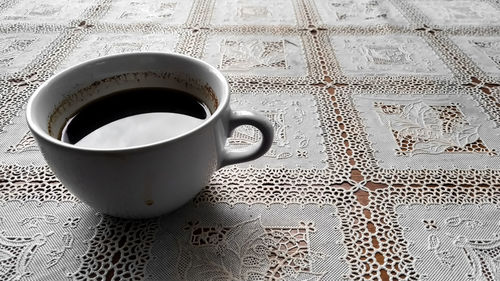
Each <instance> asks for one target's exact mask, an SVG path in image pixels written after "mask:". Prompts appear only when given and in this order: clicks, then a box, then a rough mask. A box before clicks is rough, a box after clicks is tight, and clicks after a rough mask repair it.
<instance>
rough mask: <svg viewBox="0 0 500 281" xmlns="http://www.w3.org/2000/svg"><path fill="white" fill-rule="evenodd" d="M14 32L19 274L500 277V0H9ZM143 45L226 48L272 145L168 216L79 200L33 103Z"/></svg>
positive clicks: (8, 207) (2, 196)
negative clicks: (104, 60) (96, 61)
mask: <svg viewBox="0 0 500 281" xmlns="http://www.w3.org/2000/svg"><path fill="white" fill-rule="evenodd" d="M0 37H1V41H0V46H1V48H0V65H1V68H0V87H1V94H0V97H1V101H0V128H1V130H2V133H1V137H0V152H1V153H0V155H1V156H0V157H1V158H0V163H1V168H0V202H1V204H0V229H1V232H0V279H1V280H66V279H72V280H304V281H305V280H500V209H499V201H500V158H499V157H500V156H499V153H500V128H499V123H500V2H499V1H495V0H481V1H479V0H477V1H473V0H460V1H445V0H432V1H431V0H349V1H347V0H329V1H328V0H322V1H320V0H316V1H313V0H310V1H309V0H275V1H262V0H238V1H231V0H185V1H176V0H168V1H147V0H114V1H111V0H93V1H86V0H75V1H56V0H45V1H34V0H33V1H32V0H2V1H0ZM130 51H163V52H178V53H183V54H187V55H190V56H193V57H197V58H201V59H203V60H205V61H207V62H209V63H210V64H212V65H214V66H216V67H218V68H219V69H220V70H221V71H222V72H223V73H224V75H225V76H226V77H227V79H228V81H229V83H230V87H231V91H232V107H233V108H234V109H239V108H245V109H252V110H256V111H259V112H261V113H262V114H264V115H265V116H267V117H268V118H269V119H270V120H271V121H272V123H273V125H274V127H275V131H276V133H275V141H274V144H273V147H272V149H271V150H270V151H269V152H268V153H267V154H266V155H265V156H264V157H262V158H260V159H258V160H256V161H253V162H250V163H245V164H239V165H236V166H231V167H227V168H224V169H221V170H219V171H218V172H217V173H216V174H215V175H214V176H213V177H212V179H211V182H210V184H209V185H208V186H207V187H205V188H204V189H203V190H202V191H201V192H200V193H199V194H198V195H197V196H196V198H194V199H193V200H192V202H190V203H188V204H187V205H185V206H184V207H182V208H181V209H179V210H176V211H175V212H173V213H172V214H170V215H166V216H163V217H160V218H155V219H150V220H141V221H132V220H124V219H117V218H113V217H108V216H105V215H102V214H99V213H96V212H95V211H94V210H92V209H91V208H89V207H88V206H86V205H84V204H83V203H81V202H79V201H78V200H77V199H76V198H75V197H74V196H73V195H71V194H70V193H69V192H68V191H67V190H66V189H65V188H64V187H63V186H62V185H61V184H60V183H59V181H58V180H57V178H56V177H55V176H54V175H53V174H52V172H51V171H50V169H49V168H48V167H47V166H46V164H45V163H44V160H43V158H42V157H41V154H40V152H39V150H38V148H37V145H36V143H35V142H34V140H33V137H32V136H31V134H30V133H29V132H28V128H27V125H26V123H25V120H24V118H25V115H24V106H25V104H26V101H27V99H28V97H29V96H30V95H31V94H32V93H33V91H34V90H35V89H36V88H37V87H38V86H39V85H40V84H41V83H42V82H43V81H45V80H46V79H47V78H48V77H50V76H51V75H53V74H54V73H57V72H58V71H60V70H62V69H64V68H65V67H68V66H70V65H73V64H75V63H78V62H81V61H83V60H86V59H89V58H94V57H98V56H102V55H107V54H114V53H121V52H130ZM258 140H259V135H258V133H257V132H256V130H255V129H253V128H252V127H240V128H238V129H237V130H236V132H235V133H234V134H233V137H232V138H231V139H230V141H229V142H230V144H231V145H233V146H245V145H248V144H251V143H253V142H256V141H258Z"/></svg>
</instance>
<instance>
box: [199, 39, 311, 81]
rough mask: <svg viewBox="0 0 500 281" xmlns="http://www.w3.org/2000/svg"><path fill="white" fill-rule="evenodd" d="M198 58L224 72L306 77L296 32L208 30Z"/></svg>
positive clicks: (246, 74) (227, 73)
mask: <svg viewBox="0 0 500 281" xmlns="http://www.w3.org/2000/svg"><path fill="white" fill-rule="evenodd" d="M204 48H205V49H204V50H203V54H202V55H201V58H202V59H203V60H205V61H206V62H208V63H210V64H211V65H213V66H215V67H217V68H218V69H219V70H221V71H222V72H223V73H224V74H225V75H228V76H240V77H263V78H267V77H297V78H298V77H306V76H308V75H309V69H308V64H307V60H306V55H305V51H304V48H305V44H304V42H303V38H302V37H301V36H300V35H298V34H292V33H288V32H286V33H282V34H238V33H236V34H232V33H231V34H226V33H213V34H209V35H208V38H207V39H206V43H205V47H204Z"/></svg>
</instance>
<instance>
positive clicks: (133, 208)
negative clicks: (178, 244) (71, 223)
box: [26, 52, 274, 218]
mask: <svg viewBox="0 0 500 281" xmlns="http://www.w3.org/2000/svg"><path fill="white" fill-rule="evenodd" d="M131 89H132V90H139V91H140V90H141V89H169V91H165V92H161V91H160V93H157V95H169V93H170V91H171V90H173V91H175V92H176V93H181V94H180V97H181V98H184V97H183V96H182V95H183V94H188V95H191V96H190V97H191V98H192V97H194V98H195V99H196V100H197V101H199V102H201V103H203V104H204V106H205V107H206V108H207V114H208V115H207V116H205V118H204V119H203V120H201V121H200V120H198V121H197V122H198V123H196V124H194V125H193V124H192V126H191V127H189V128H184V131H182V132H177V133H175V134H174V135H170V136H165V137H164V138H163V139H162V137H161V136H160V138H159V139H158V138H157V139H154V140H152V141H149V142H147V141H146V142H143V143H132V144H130V145H127V144H125V145H122V144H120V145H118V144H117V145H116V146H114V144H113V141H114V140H115V139H118V138H119V137H120V136H121V135H125V133H118V135H115V136H111V137H106V136H105V137H104V138H102V137H101V138H100V139H99V141H97V142H96V143H97V144H99V143H100V140H105V141H103V143H104V142H107V141H111V142H110V143H107V144H106V146H102V147H100V146H93V145H92V144H87V145H79V144H78V143H71V142H68V141H65V140H63V139H62V135H64V132H63V131H64V130H66V129H65V128H67V127H68V126H69V125H68V124H71V123H69V122H70V121H71V120H73V119H76V118H77V117H78V116H79V115H78V114H79V112H84V109H85V108H87V107H89V105H92V104H97V103H98V102H99V103H102V102H101V101H104V100H105V99H109V98H111V97H112V98H113V99H114V101H112V102H109V103H108V104H105V103H104V104H105V105H103V106H101V107H100V109H99V110H96V111H95V112H97V113H95V114H94V113H91V114H88V115H89V116H93V117H92V118H94V119H92V120H93V121H88V122H87V123H88V124H94V123H98V122H100V120H99V118H100V117H95V116H100V115H99V114H100V112H104V113H106V112H107V111H106V110H108V111H109V112H116V111H118V108H121V107H124V104H125V103H126V102H125V101H124V100H125V98H123V102H122V98H121V97H122V95H121V94H120V93H122V92H124V91H130V90H131ZM154 95H155V94H154V93H153V96H154ZM153 96H148V99H149V98H150V97H153ZM137 97H139V98H137ZM141 97H142V96H141V94H139V95H136V96H135V98H136V99H135V100H133V101H132V102H130V101H129V106H130V105H132V107H133V105H134V104H135V103H137V104H140V103H141V102H143V101H144V99H145V98H141ZM154 98H156V97H154ZM162 98H163V97H162ZM229 98H230V95H229V86H228V83H227V81H226V79H225V78H224V76H223V75H222V74H221V73H220V72H219V71H218V70H217V69H216V68H214V67H213V66H211V65H209V64H207V63H205V62H203V61H201V60H198V59H195V58H192V57H188V56H185V55H181V54H171V53H158V52H156V53H155V52H141V53H127V54H119V55H111V56H105V57H101V58H97V59H93V60H90V61H86V62H83V63H80V64H78V65H76V66H73V67H70V68H68V69H66V70H63V71H61V72H59V73H57V74H56V75H54V76H53V77H51V78H50V79H48V80H47V81H46V82H44V83H43V84H42V85H41V86H40V87H39V88H38V89H37V90H36V91H35V93H34V94H33V95H32V96H31V97H30V99H29V101H28V105H27V108H26V112H27V122H28V126H29V128H30V130H31V132H32V134H33V136H34V137H35V139H36V141H37V143H38V146H39V147H40V150H41V152H42V154H43V156H44V158H45V160H46V162H47V164H48V165H49V166H50V168H51V169H52V171H53V172H54V174H55V175H56V176H57V178H58V179H59V180H60V181H61V182H62V184H63V185H64V186H65V187H66V188H67V189H68V190H69V191H70V192H71V193H72V194H74V195H75V196H76V197H77V198H79V199H80V200H81V201H83V202H84V203H86V204H88V205H89V206H91V207H93V208H95V209H96V210H98V211H100V212H102V213H105V214H109V215H112V216H118V217H124V218H148V217H155V216H159V215H162V214H165V213H168V212H170V211H172V210H174V209H176V208H178V207H180V206H181V205H183V204H184V203H186V202H187V201H189V200H190V199H192V198H193V197H194V196H195V195H196V194H197V193H198V192H199V191H200V190H201V189H202V188H203V187H205V186H206V185H207V184H208V183H209V180H210V178H211V176H212V174H213V173H214V172H215V171H216V170H217V169H219V168H221V167H224V166H226V165H231V164H236V163H240V162H245V161H250V160H253V159H256V158H258V157H260V156H262V155H263V154H264V153H266V152H267V150H268V149H269V148H270V146H271V144H272V140H273V135H274V132H273V128H272V125H271V124H270V122H269V121H268V120H267V119H266V118H265V117H263V116H261V115H259V114H257V113H254V112H251V111H234V110H232V109H231V107H230V104H229ZM169 102H170V101H169V98H167V100H166V102H165V103H169ZM150 103H151V104H158V103H163V102H158V101H156V100H155V101H153V102H150ZM174 107H175V106H174ZM82 114H83V113H82ZM82 118H83V119H85V118H86V117H82ZM89 120H90V119H89ZM96 120H97V121H96ZM152 123H154V124H156V125H155V126H156V127H153V130H156V131H158V132H162V131H163V130H165V131H168V130H169V126H171V125H172V124H170V123H169V124H165V125H162V123H161V121H160V122H150V121H146V124H152ZM173 123H177V122H176V121H173ZM241 125H251V126H254V127H256V128H257V129H258V130H259V131H260V132H261V136H262V137H261V140H260V142H258V143H256V144H254V145H251V146H249V147H246V148H245V149H238V150H234V149H232V148H230V147H228V146H227V145H226V143H227V139H228V138H229V137H230V135H231V132H232V131H233V130H234V129H235V128H236V127H238V126H241ZM129 127H130V128H129V130H128V133H127V134H129V135H131V136H132V137H133V136H135V135H138V134H142V133H136V132H137V131H140V130H139V129H141V128H142V127H143V126H142V125H137V126H134V125H133V126H129ZM68 128H69V127H68ZM79 128H80V127H78V126H77V129H75V130H76V131H79V130H80V129H79ZM150 129H151V128H150ZM67 130H70V129H67ZM80 131H81V130H80ZM145 134H148V133H145ZM116 136H118V137H116Z"/></svg>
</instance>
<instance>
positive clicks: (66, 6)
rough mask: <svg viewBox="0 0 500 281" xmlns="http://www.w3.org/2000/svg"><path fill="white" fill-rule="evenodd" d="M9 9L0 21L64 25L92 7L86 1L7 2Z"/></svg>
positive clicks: (1, 16) (2, 12)
mask: <svg viewBox="0 0 500 281" xmlns="http://www.w3.org/2000/svg"><path fill="white" fill-rule="evenodd" d="M6 2H7V4H6V6H8V8H7V9H5V10H3V11H0V20H1V21H2V22H6V23H7V22H10V23H19V22H24V23H32V24H47V23H48V24H63V23H69V22H70V21H71V20H76V19H78V18H79V17H81V15H82V14H83V13H84V11H85V10H86V9H87V8H89V7H91V6H92V2H90V1H86V0H76V1H58V0H47V1H30V0H19V1H15V0H13V1H6Z"/></svg>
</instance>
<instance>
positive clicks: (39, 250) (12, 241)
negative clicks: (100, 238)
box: [0, 201, 101, 280]
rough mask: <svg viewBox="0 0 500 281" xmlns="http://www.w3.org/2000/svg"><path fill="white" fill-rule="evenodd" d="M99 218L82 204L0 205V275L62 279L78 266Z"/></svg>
mask: <svg viewBox="0 0 500 281" xmlns="http://www.w3.org/2000/svg"><path fill="white" fill-rule="evenodd" d="M100 220H101V217H100V216H98V215H96V213H95V211H93V210H92V209H90V208H89V207H88V206H86V205H84V204H82V203H73V202H55V201H47V202H43V203H41V202H39V201H26V202H20V201H9V202H3V203H2V204H0V229H1V232H0V256H1V263H0V268H1V270H0V278H1V279H2V280H23V279H33V280H40V279H44V278H48V279H50V280H64V279H66V278H68V277H70V276H71V275H72V273H73V272H74V271H76V270H77V269H78V268H79V267H80V260H79V257H80V256H83V255H84V254H85V253H86V252H87V249H88V247H89V244H88V241H89V240H90V239H91V238H92V237H93V236H94V232H95V226H96V225H98V224H99V222H100Z"/></svg>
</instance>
